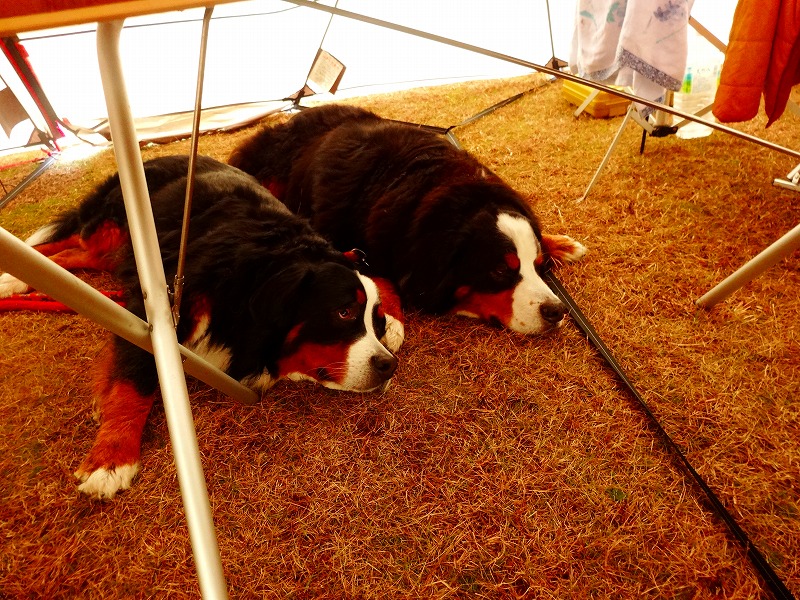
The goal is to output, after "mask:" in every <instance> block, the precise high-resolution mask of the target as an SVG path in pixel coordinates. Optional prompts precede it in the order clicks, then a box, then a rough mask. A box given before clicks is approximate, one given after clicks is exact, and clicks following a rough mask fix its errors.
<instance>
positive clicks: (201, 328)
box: [184, 315, 231, 371]
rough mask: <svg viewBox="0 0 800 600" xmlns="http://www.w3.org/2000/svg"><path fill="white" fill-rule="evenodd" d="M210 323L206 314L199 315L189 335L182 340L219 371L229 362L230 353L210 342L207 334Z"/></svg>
mask: <svg viewBox="0 0 800 600" xmlns="http://www.w3.org/2000/svg"><path fill="white" fill-rule="evenodd" d="M210 324H211V319H210V317H209V316H208V315H203V316H201V317H200V318H199V319H198V320H197V324H196V325H195V328H194V331H193V332H192V335H191V337H189V338H188V339H187V340H186V341H185V342H184V345H185V346H186V347H187V348H189V349H190V350H192V351H193V352H194V353H195V354H197V355H198V356H200V357H201V358H203V359H205V360H206V361H208V362H209V363H211V364H212V365H214V366H215V367H217V368H218V369H219V370H220V371H225V370H226V369H227V368H228V367H229V366H230V364H231V353H230V350H228V349H227V348H225V347H224V346H219V345H217V344H212V343H211V340H210V339H209V335H208V326H209V325H210Z"/></svg>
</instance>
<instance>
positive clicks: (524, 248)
mask: <svg viewBox="0 0 800 600" xmlns="http://www.w3.org/2000/svg"><path fill="white" fill-rule="evenodd" d="M497 228H498V229H499V230H500V231H501V232H502V233H504V234H505V235H507V236H508V237H509V238H510V239H511V241H512V242H513V244H514V247H515V248H516V249H517V256H518V257H519V262H520V268H519V272H520V275H521V276H522V280H521V281H520V282H519V283H518V284H517V287H516V288H515V289H514V293H513V295H512V309H511V310H512V315H511V322H510V323H509V324H508V327H509V328H510V329H513V330H514V331H518V332H520V333H538V332H540V331H543V330H546V329H549V328H550V327H552V325H551V324H550V323H548V322H547V321H545V320H544V319H543V318H542V314H541V312H540V311H539V307H540V306H541V305H542V304H543V303H546V302H559V300H558V297H557V296H556V295H555V294H554V293H553V291H552V290H551V289H550V288H549V287H548V285H547V284H546V283H545V282H544V280H543V279H542V278H541V277H540V276H539V274H538V273H537V272H536V267H535V262H536V259H537V258H538V256H539V253H540V252H541V246H540V245H539V242H538V241H537V240H536V236H535V235H534V233H533V228H532V227H531V224H530V223H529V222H528V220H527V219H524V218H522V217H518V216H512V215H509V214H508V213H500V214H499V215H498V216H497Z"/></svg>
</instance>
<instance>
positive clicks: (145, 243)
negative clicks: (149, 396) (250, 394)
mask: <svg viewBox="0 0 800 600" xmlns="http://www.w3.org/2000/svg"><path fill="white" fill-rule="evenodd" d="M121 29H122V21H111V22H102V23H98V26H97V55H98V60H99V64H100V75H101V79H102V84H103V91H104V93H105V97H106V105H107V107H108V122H109V127H110V128H111V137H112V140H113V143H114V153H115V156H116V159H117V168H118V169H119V177H120V184H121V186H122V194H123V198H124V200H125V210H126V212H127V215H128V223H129V229H130V236H131V243H132V245H133V250H134V255H135V257H136V265H137V269H138V271H139V278H140V280H141V284H142V291H143V293H144V298H145V311H146V313H147V320H148V322H149V324H150V327H151V334H150V337H151V339H152V342H153V355H154V356H155V359H156V368H157V371H158V378H159V384H160V386H161V395H162V397H163V400H164V409H165V414H166V417H167V425H168V427H169V433H170V440H171V442H172V449H173V454H174V456H175V466H176V469H177V472H178V481H179V484H180V489H181V495H182V497H183V504H184V509H185V512H186V520H187V523H188V527H189V537H190V538H191V543H192V550H193V554H194V560H195V568H196V570H197V576H198V581H199V584H200V592H201V594H202V595H203V597H204V598H227V597H228V593H227V589H226V584H225V577H224V574H223V571H222V562H221V560H220V556H219V547H218V545H217V538H216V533H215V531H214V524H213V521H212V518H211V507H210V505H209V501H208V491H207V489H206V485H205V479H204V477H203V470H202V465H201V462H200V451H199V448H198V446H197V437H196V435H195V430H194V422H193V420H192V413H191V409H190V407H189V395H188V392H187V389H186V379H185V377H184V375H183V368H182V365H181V358H180V354H179V351H178V342H177V338H176V335H175V329H174V327H173V321H172V311H171V307H170V302H169V296H168V293H167V285H166V280H165V275H164V267H163V264H162V263H161V253H160V250H159V247H158V239H157V237H156V229H155V223H154V220H153V213H152V210H151V207H150V199H149V195H148V192H147V183H146V180H145V176H144V167H143V166H142V159H141V154H140V152H139V144H138V141H137V139H136V129H135V127H134V123H133V116H132V115H131V110H130V104H129V102H128V96H127V91H126V89H125V81H124V78H123V75H122V61H121V59H120V55H119V34H120V31H121Z"/></svg>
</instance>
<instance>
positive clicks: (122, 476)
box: [75, 462, 139, 500]
mask: <svg viewBox="0 0 800 600" xmlns="http://www.w3.org/2000/svg"><path fill="white" fill-rule="evenodd" d="M138 472H139V463H138V462H137V463H134V464H132V465H122V466H120V467H114V468H112V469H105V468H103V467H100V468H99V469H97V470H95V471H92V472H91V473H85V472H82V471H76V472H75V477H77V478H78V479H80V480H81V481H82V482H83V483H81V484H80V485H79V486H78V490H79V491H80V492H82V493H84V494H86V495H87V496H89V497H90V498H94V499H95V500H111V499H112V498H114V496H116V494H117V492H121V491H122V490H127V489H128V488H129V487H131V483H132V482H133V478H134V477H136V474H137V473H138Z"/></svg>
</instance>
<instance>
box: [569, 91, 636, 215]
mask: <svg viewBox="0 0 800 600" xmlns="http://www.w3.org/2000/svg"><path fill="white" fill-rule="evenodd" d="M634 110H636V109H635V108H634V107H633V105H630V106H629V107H628V112H626V113H625V118H624V119H622V125H620V126H619V130H618V131H617V134H616V135H615V136H614V139H613V140H612V142H611V145H610V146H609V147H608V150H606V155H605V156H604V157H603V160H602V161H601V162H600V166H599V167H597V171H595V173H594V177H592V180H591V181H590V182H589V187H587V188H586V191H585V192H583V196H581V197H580V198H578V202H582V201H584V200H586V197H587V196H588V195H589V192H591V191H592V188H593V187H594V184H595V183H596V182H597V179H598V178H599V177H600V173H601V172H602V171H603V169H604V168H605V166H606V163H608V159H609V158H611V154H612V153H613V152H614V148H616V147H617V143H618V142H619V138H620V137H622V132H623V131H625V125H627V124H628V121H630V119H631V114H632V112H633V111H634Z"/></svg>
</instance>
